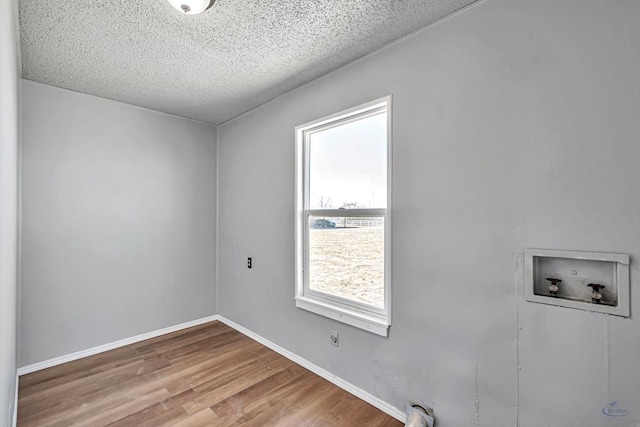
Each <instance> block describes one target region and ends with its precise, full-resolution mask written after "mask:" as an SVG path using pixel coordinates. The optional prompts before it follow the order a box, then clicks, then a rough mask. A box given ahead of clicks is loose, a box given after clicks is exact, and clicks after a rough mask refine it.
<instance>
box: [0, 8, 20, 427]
mask: <svg viewBox="0 0 640 427" xmlns="http://www.w3.org/2000/svg"><path fill="white" fill-rule="evenodd" d="M16 10H17V9H16V4H15V2H14V1H12V0H0V426H4V425H7V426H8V425H11V424H12V422H13V409H14V400H15V385H16V327H17V317H16V312H17V297H16V295H17V251H18V128H19V126H18V111H19V107H18V79H19V77H18V75H19V68H20V65H19V60H18V41H17V28H16V27H17V17H18V15H17V12H16Z"/></svg>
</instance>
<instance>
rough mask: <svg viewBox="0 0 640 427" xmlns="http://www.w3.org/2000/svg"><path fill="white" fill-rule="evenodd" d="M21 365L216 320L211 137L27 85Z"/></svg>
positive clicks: (180, 124)
mask: <svg viewBox="0 0 640 427" xmlns="http://www.w3.org/2000/svg"><path fill="white" fill-rule="evenodd" d="M22 102H23V104H22V108H23V109H22V128H23V139H22V143H23V158H22V162H23V163H22V164H23V168H22V208H23V217H22V218H23V235H22V243H23V246H22V287H21V291H22V292H21V322H20V350H21V352H20V359H19V365H20V366H25V365H28V364H31V363H35V362H40V361H43V360H47V359H50V358H53V357H57V356H61V355H66V354H69V353H72V352H75V351H79V350H85V349H87V348H90V347H94V346H97V345H101V344H105V343H109V342H113V341H116V340H119V339H123V338H128V337H131V336H135V335H138V334H141V333H145V332H149V331H153V330H157V329H160V328H164V327H167V326H173V325H176V324H180V323H183V322H186V321H190V320H194V319H198V318H202V317H204V316H208V315H212V314H214V313H215V304H216V301H215V257H216V254H215V241H216V235H215V221H216V220H215V200H216V185H215V182H216V128H215V127H213V126H208V125H205V124H201V123H197V122H193V121H188V120H184V119H181V118H177V117H173V116H169V115H166V114H162V113H157V112H153V111H149V110H145V109H141V108H137V107H132V106H130V105H126V104H121V103H117V102H113V101H109V100H106V99H101V98H96V97H93V96H88V95H84V94H79V93H75V92H70V91H66V90H62V89H58V88H54V87H51V86H46V85H42V84H38V83H33V82H30V81H26V80H24V81H23V98H22Z"/></svg>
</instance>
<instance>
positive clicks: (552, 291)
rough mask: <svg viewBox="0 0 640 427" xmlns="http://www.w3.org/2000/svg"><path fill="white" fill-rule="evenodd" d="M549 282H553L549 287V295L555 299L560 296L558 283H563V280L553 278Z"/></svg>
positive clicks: (549, 278)
mask: <svg viewBox="0 0 640 427" xmlns="http://www.w3.org/2000/svg"><path fill="white" fill-rule="evenodd" d="M547 280H548V281H550V282H551V284H550V285H549V293H550V294H551V295H552V296H554V297H555V296H556V295H558V289H559V288H558V283H562V280H560V279H554V278H553V277H548V278H547Z"/></svg>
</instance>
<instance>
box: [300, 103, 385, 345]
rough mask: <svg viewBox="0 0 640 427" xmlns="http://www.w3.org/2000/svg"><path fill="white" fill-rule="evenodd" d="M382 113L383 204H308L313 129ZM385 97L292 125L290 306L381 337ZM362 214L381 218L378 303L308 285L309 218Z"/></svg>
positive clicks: (382, 322)
mask: <svg viewBox="0 0 640 427" xmlns="http://www.w3.org/2000/svg"><path fill="white" fill-rule="evenodd" d="M380 112H386V114H387V207H386V209H338V208H336V209H332V208H329V209H328V208H323V209H310V201H309V179H308V177H309V150H308V147H309V140H310V135H311V134H312V133H314V132H318V131H322V130H327V129H330V128H332V127H336V126H340V125H344V124H346V123H349V122H354V121H357V120H360V119H363V118H366V117H368V116H372V115H375V114H379V113H380ZM391 117H392V114H391V96H386V97H384V98H380V99H377V100H375V101H371V102H368V103H366V104H362V105H359V106H357V107H354V108H350V109H348V110H344V111H341V112H339V113H336V114H332V115H330V116H326V117H323V118H321V119H318V120H314V121H312V122H309V123H305V124H303V125H300V126H297V127H296V128H295V160H296V168H295V173H296V176H295V283H296V292H295V301H296V307H298V308H301V309H304V310H307V311H311V312H313V313H316V314H319V315H322V316H325V317H328V318H330V319H334V320H337V321H340V322H343V323H346V324H349V325H351V326H355V327H357V328H361V329H364V330H367V331H370V332H372V333H375V334H377V335H381V336H384V337H387V336H388V334H389V327H390V326H391V224H392V222H391V176H392V173H391V164H392V163H391V153H392V150H391V135H392V129H391ZM310 216H326V217H363V216H377V217H383V219H384V307H383V308H379V307H376V306H373V305H369V304H364V303H359V302H357V301H353V300H350V299H347V298H342V297H339V296H336V295H330V294H326V293H323V292H318V291H313V290H311V289H309V277H308V274H309V269H308V262H309V244H308V243H309V226H308V224H309V217H310Z"/></svg>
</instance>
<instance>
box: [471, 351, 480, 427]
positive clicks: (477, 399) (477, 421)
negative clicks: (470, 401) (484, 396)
mask: <svg viewBox="0 0 640 427" xmlns="http://www.w3.org/2000/svg"><path fill="white" fill-rule="evenodd" d="M474 387H475V389H474V397H475V405H474V409H473V410H474V414H475V418H476V419H475V424H474V425H475V426H476V427H480V393H479V391H478V389H479V386H478V359H476V369H475V378H474Z"/></svg>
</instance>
